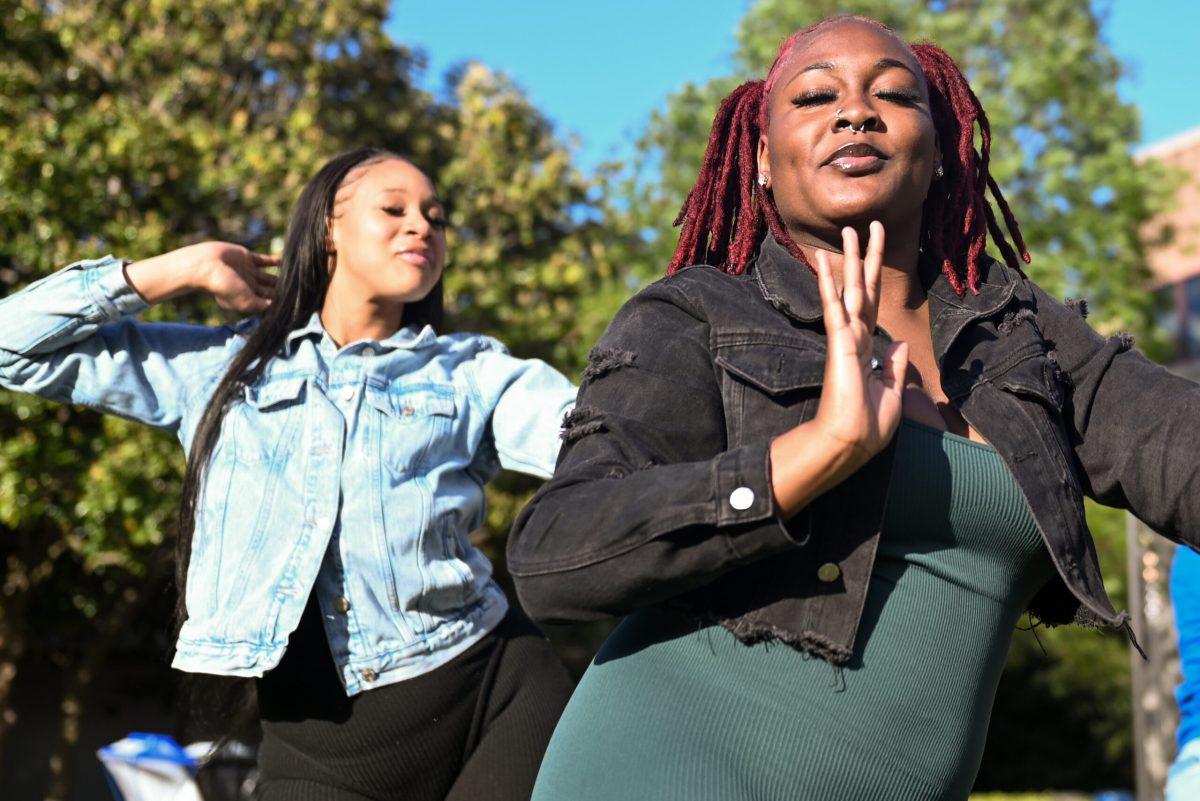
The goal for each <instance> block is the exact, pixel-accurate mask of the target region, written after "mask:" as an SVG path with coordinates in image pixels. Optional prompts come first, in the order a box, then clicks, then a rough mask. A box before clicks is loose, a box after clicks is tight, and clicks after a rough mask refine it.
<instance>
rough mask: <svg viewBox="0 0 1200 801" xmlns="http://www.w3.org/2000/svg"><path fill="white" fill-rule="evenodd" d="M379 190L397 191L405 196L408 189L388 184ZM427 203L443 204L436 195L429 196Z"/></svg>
mask: <svg viewBox="0 0 1200 801" xmlns="http://www.w3.org/2000/svg"><path fill="white" fill-rule="evenodd" d="M379 191H380V192H399V193H400V194H402V195H406V196H407V195H408V189H406V188H405V187H403V186H389V187H387V188H386V189H381V190H379ZM429 204H430V205H434V206H442V205H445V204H443V203H442V199H441V198H440V197H438V196H437V195H434V196H433V197H432V198H430V200H429Z"/></svg>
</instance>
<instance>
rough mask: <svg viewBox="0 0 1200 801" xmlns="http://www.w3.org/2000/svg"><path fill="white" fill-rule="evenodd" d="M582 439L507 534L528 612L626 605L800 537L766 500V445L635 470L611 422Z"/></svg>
mask: <svg viewBox="0 0 1200 801" xmlns="http://www.w3.org/2000/svg"><path fill="white" fill-rule="evenodd" d="M609 422H610V423H611V419H610V421H609ZM590 439H591V441H590V442H586V441H585V442H584V443H583V444H584V446H585V447H586V448H587V449H586V451H585V450H575V451H573V452H572V453H570V454H568V456H567V459H566V463H565V464H564V465H561V466H560V471H559V473H557V474H556V475H555V478H554V479H553V480H552V481H551V482H550V483H549V484H547V485H546V486H544V487H543V488H542V490H541V491H539V492H538V494H537V495H535V496H534V498H533V500H532V501H530V503H529V505H528V506H526V507H525V509H524V510H523V511H522V512H521V514H520V515H519V516H518V518H517V522H516V525H515V526H514V528H513V532H512V535H511V536H510V537H509V541H508V566H509V571H510V572H511V573H512V575H513V577H514V579H515V581H516V586H517V591H518V594H519V595H520V597H521V601H522V603H523V604H524V606H525V609H526V610H527V611H529V613H530V614H531V615H533V616H534V617H535V618H537V619H541V620H547V621H562V620H578V619H593V618H595V617H598V616H603V615H619V614H624V613H626V612H628V611H630V610H632V609H636V608H639V607H643V606H647V605H651V604H654V603H657V602H659V601H661V600H663V599H665V598H669V597H672V596H675V595H678V594H680V593H683V592H686V591H688V590H691V589H694V588H695V587H698V586H701V585H703V584H706V583H708V582H710V581H712V580H713V579H715V578H717V577H718V576H720V575H721V574H723V573H725V572H727V571H729V570H732V569H734V568H736V567H739V566H741V565H744V564H747V563H749V562H752V561H755V560H757V559H762V558H766V557H768V556H770V555H772V554H777V553H781V552H784V551H789V550H792V549H794V548H796V547H798V546H799V544H800V543H799V542H798V541H797V540H796V539H793V538H792V536H791V535H790V534H789V532H788V529H787V528H786V527H785V526H784V524H783V523H782V521H781V520H780V519H779V517H778V515H777V514H776V510H775V507H774V504H773V503H772V501H771V496H770V482H769V475H768V473H769V468H768V464H767V461H768V456H767V448H766V446H765V444H764V445H759V446H747V447H742V448H737V449H734V450H731V451H726V452H725V453H723V454H720V455H718V456H717V457H715V458H713V459H710V460H706V461H702V462H691V463H681V464H667V465H656V466H652V467H647V468H644V469H637V468H633V467H630V466H629V463H628V462H627V461H625V460H624V459H622V458H621V457H622V455H623V454H625V453H627V452H628V448H629V443H628V441H626V444H624V445H622V444H620V443H619V442H617V441H616V440H617V439H624V438H623V437H621V436H620V433H619V431H618V433H617V434H616V435H615V436H613V435H610V436H609V437H607V438H606V437H605V435H604V434H596V435H592V437H591V438H590ZM605 439H608V442H607V443H605V442H604V440H605ZM606 445H608V446H612V447H611V448H610V447H605V446H606ZM604 476H607V477H604Z"/></svg>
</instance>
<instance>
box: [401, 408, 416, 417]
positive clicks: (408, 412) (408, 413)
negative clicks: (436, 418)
mask: <svg viewBox="0 0 1200 801" xmlns="http://www.w3.org/2000/svg"><path fill="white" fill-rule="evenodd" d="M400 414H402V415H404V416H405V417H412V416H413V414H414V412H413V407H411V406H401V407H400Z"/></svg>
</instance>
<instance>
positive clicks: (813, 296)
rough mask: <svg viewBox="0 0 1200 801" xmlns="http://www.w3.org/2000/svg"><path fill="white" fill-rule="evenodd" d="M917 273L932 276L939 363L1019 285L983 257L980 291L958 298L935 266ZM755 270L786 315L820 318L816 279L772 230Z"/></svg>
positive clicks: (931, 312) (926, 263)
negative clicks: (964, 333)
mask: <svg viewBox="0 0 1200 801" xmlns="http://www.w3.org/2000/svg"><path fill="white" fill-rule="evenodd" d="M921 271H922V273H923V274H924V275H926V276H930V277H931V279H932V280H931V281H928V282H927V286H926V289H925V291H926V293H927V295H928V298H929V324H930V328H931V333H932V336H933V351H934V354H935V355H936V357H937V360H938V363H939V364H941V363H942V361H943V359H944V358H945V356H946V353H947V352H949V350H950V347H951V346H952V345H953V344H954V340H955V339H956V338H957V337H958V335H959V334H960V333H962V330H963V329H964V328H965V327H966V326H967V324H968V323H970V322H972V321H974V320H977V319H979V318H982V317H988V316H990V315H992V314H995V313H996V312H998V311H999V310H1000V309H1003V308H1004V307H1005V306H1007V305H1008V303H1009V301H1011V300H1012V297H1013V292H1014V290H1015V289H1016V286H1017V278H1016V276H1015V275H1013V274H1012V271H1011V270H1008V269H1007V268H1005V267H1004V265H1002V264H1000V263H999V262H997V261H996V260H995V259H991V258H987V257H985V258H984V259H983V263H982V264H980V278H979V287H978V293H975V292H972V291H971V290H969V289H968V290H967V292H965V293H964V294H963V296H962V297H961V298H960V297H959V296H958V293H957V292H955V291H954V287H953V286H951V285H950V281H949V280H948V279H947V278H946V276H945V274H943V273H942V272H941V270H940V269H938V267H937V265H935V264H933V263H932V262H929V261H925V260H923V261H922V265H921ZM754 273H755V277H756V279H757V280H758V285H759V288H760V289H761V290H762V293H763V297H765V298H766V299H767V300H768V301H769V302H770V303H771V305H773V306H775V308H777V309H779V310H780V311H781V312H783V313H784V314H786V315H788V316H789V317H792V318H793V319H796V320H799V321H800V322H804V323H811V322H816V321H817V320H820V319H821V318H822V317H823V316H824V309H823V308H822V306H821V294H820V288H819V287H818V285H817V277H816V276H815V275H814V274H813V272H812V270H810V269H808V268H807V267H806V266H804V265H803V264H802V263H801V262H800V261H799V260H798V259H796V257H795V256H793V255H792V254H791V253H789V252H788V251H787V249H786V248H785V247H784V246H783V245H781V244H780V243H779V242H778V241H777V240H776V239H775V237H774V236H772V235H771V234H770V233H768V234H767V236H766V238H765V239H763V242H762V245H760V246H759V250H758V255H757V256H756V258H755V260H754Z"/></svg>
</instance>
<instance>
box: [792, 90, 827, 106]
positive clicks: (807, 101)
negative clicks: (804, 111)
mask: <svg viewBox="0 0 1200 801" xmlns="http://www.w3.org/2000/svg"><path fill="white" fill-rule="evenodd" d="M836 99H837V92H831V91H829V90H828V89H814V90H813V91H811V92H802V93H801V94H798V95H796V96H795V97H793V98H792V105H793V106H797V107H799V108H806V107H808V106H819V105H821V104H822V103H832V102H833V101H834V100H836Z"/></svg>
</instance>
